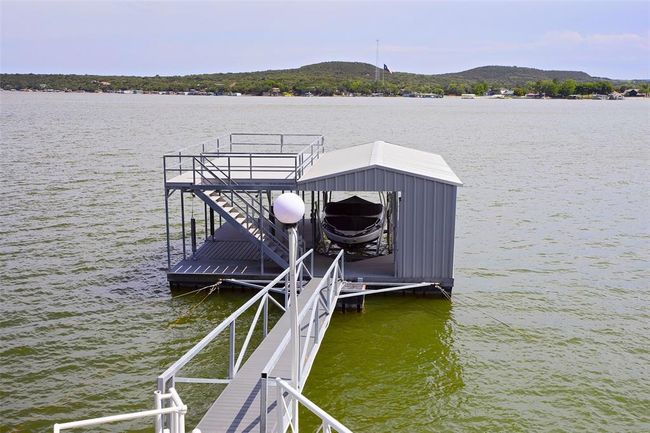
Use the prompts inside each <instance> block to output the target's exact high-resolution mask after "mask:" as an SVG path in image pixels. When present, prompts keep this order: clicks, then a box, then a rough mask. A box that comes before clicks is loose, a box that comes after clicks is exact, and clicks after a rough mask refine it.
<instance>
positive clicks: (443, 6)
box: [0, 0, 650, 79]
mask: <svg viewBox="0 0 650 433" xmlns="http://www.w3.org/2000/svg"><path fill="white" fill-rule="evenodd" d="M0 1H1V3H0V4H1V15H2V18H1V19H2V22H1V24H2V26H1V27H2V40H1V47H0V48H1V52H0V69H1V71H2V72H34V73H77V74H107V75H112V74H120V75H155V74H159V75H176V74H190V73H211V72H233V71H257V70H266V69H282V68H294V67H299V66H302V65H306V64H310V63H316V62H322V61H329V60H346V61H360V62H367V63H371V64H374V63H375V51H376V42H375V41H376V39H379V41H380V42H379V49H380V52H379V63H380V66H381V64H383V63H386V64H387V65H388V66H389V67H390V68H391V69H392V70H394V71H404V72H417V73H425V74H433V73H443V72H456V71H461V70H465V69H469V68H473V67H476V66H483V65H510V66H511V65H517V66H531V67H535V68H542V69H568V70H582V71H585V72H587V73H589V74H591V75H595V76H604V77H610V78H621V79H625V78H645V79H648V78H650V2H649V1H642V2H626V1H615V2H587V1H577V2H565V1H545V2H526V1H520V2H517V1H510V2H489V1H480V2H453V3H448V2H415V3H411V2H408V3H407V2H367V3H366V2H331V1H328V2H314V1H308V2H293V3H289V2H241V1H240V2H230V3H222V2H181V1H176V2H171V1H167V2H150V1H148V2H127V1H112V2H97V1H86V2H54V1H46V2H35V1H20V2H12V1H4V0H0Z"/></svg>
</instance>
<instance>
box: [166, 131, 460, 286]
mask: <svg viewBox="0 0 650 433" xmlns="http://www.w3.org/2000/svg"><path fill="white" fill-rule="evenodd" d="M163 174H164V186H165V210H166V213H165V215H166V229H167V264H168V272H167V279H168V281H169V283H170V286H171V287H172V288H183V287H189V288H197V287H200V286H202V285H206V284H211V283H216V282H218V281H222V280H224V279H233V278H236V279H242V280H246V281H270V280H271V279H272V278H273V277H274V276H275V275H277V273H278V272H280V271H282V270H283V269H285V268H286V266H287V264H288V250H287V246H286V245H287V236H286V233H285V229H284V227H283V226H282V224H280V223H279V222H277V221H276V220H275V216H274V214H273V210H272V209H273V201H274V198H275V197H277V196H278V195H279V194H280V193H282V192H285V191H294V192H296V193H297V194H299V195H300V196H301V197H302V199H303V201H304V202H305V204H306V209H307V210H306V213H305V216H304V218H303V219H302V221H300V222H299V223H298V235H299V246H298V247H299V253H300V254H302V253H304V252H306V251H307V250H309V249H313V250H314V252H315V254H314V257H313V260H312V261H313V269H311V270H312V271H313V272H314V276H320V277H322V276H323V274H324V272H325V270H326V269H327V267H328V265H329V262H330V261H331V259H332V258H333V257H334V256H335V255H336V253H337V249H336V246H335V245H333V243H332V242H330V241H329V240H328V239H327V237H326V236H325V235H324V233H323V231H322V229H321V224H322V220H321V216H322V213H323V209H324V207H325V206H326V205H327V203H328V201H331V200H332V197H333V194H346V193H348V194H352V193H354V194H361V195H364V194H365V195H366V196H367V195H374V196H375V197H377V195H379V197H382V198H381V199H382V200H383V202H384V205H385V208H386V212H387V215H388V217H387V219H386V223H385V226H384V229H383V233H382V236H381V237H380V238H379V240H378V241H377V242H376V244H375V245H372V246H371V248H368V249H367V250H366V251H363V252H362V253H361V254H358V253H357V254H346V275H347V277H348V281H354V282H357V281H363V282H366V283H368V284H370V285H372V286H378V287H379V286H382V285H383V286H386V287H388V286H394V285H399V284H406V283H418V282H423V281H427V282H431V284H432V286H433V285H439V286H441V287H443V288H444V289H445V290H446V291H447V292H448V293H451V289H452V287H453V254H454V234H455V217H456V193H457V188H458V186H460V185H462V183H461V181H460V179H458V177H457V176H456V175H455V174H454V172H453V171H452V170H451V168H450V167H449V166H448V165H447V163H446V162H445V161H444V159H443V158H442V157H441V156H439V155H435V154H431V153H428V152H423V151H419V150H414V149H410V148H406V147H403V146H397V145H393V144H390V143H385V142H382V141H378V142H374V143H368V144H363V145H359V146H352V147H348V148H343V149H340V150H335V151H327V152H326V151H325V139H324V137H323V136H321V135H316V134H258V133H233V134H229V135H226V136H224V137H220V138H218V139H215V140H214V141H211V142H207V143H202V144H200V145H198V146H196V147H195V148H189V149H185V150H182V151H178V152H173V153H169V154H166V155H164V157H163ZM174 196H177V197H178V202H177V204H176V206H175V207H172V206H171V204H170V201H171V199H172V198H173V197H174ZM188 202H189V203H188ZM176 213H177V214H180V215H179V218H178V220H176V221H177V222H176V223H172V222H171V217H172V215H173V214H176ZM188 214H189V215H188ZM179 228H180V230H179ZM174 239H178V240H174ZM431 292H432V293H437V290H432V291H431Z"/></svg>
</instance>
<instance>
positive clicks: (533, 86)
mask: <svg viewBox="0 0 650 433" xmlns="http://www.w3.org/2000/svg"><path fill="white" fill-rule="evenodd" d="M382 75H383V79H382V80H380V81H375V67H374V66H373V65H370V64H367V63H359V62H324V63H317V64H313V65H307V66H303V67H300V68H296V69H284V70H269V71H258V72H237V73H215V74H199V75H186V76H158V75H156V76H153V77H133V76H103V75H101V76H100V75H66V74H2V75H0V87H2V88H3V89H5V90H10V89H16V90H23V89H34V90H44V89H54V90H70V91H86V92H97V91H104V92H111V91H113V92H114V91H124V90H139V91H144V92H190V91H193V92H195V93H214V94H223V93H235V92H238V93H243V94H251V95H262V94H268V93H270V92H273V93H291V94H294V95H304V94H313V95H336V94H350V93H352V94H362V95H367V94H371V93H376V92H381V93H384V94H386V95H400V94H407V93H414V92H420V93H444V94H461V93H470V92H471V93H477V94H483V93H485V92H486V91H487V90H488V89H490V88H493V89H499V88H509V89H514V90H515V91H516V94H523V93H526V92H531V91H535V92H538V91H544V89H546V92H545V93H547V94H549V95H551V96H553V94H554V93H555V94H557V95H564V93H566V92H569V93H574V92H577V93H593V92H595V93H605V92H607V91H611V90H612V89H615V88H617V87H616V86H619V87H630V86H633V85H636V86H637V87H638V86H639V85H645V86H647V82H641V83H639V82H636V83H635V82H620V81H618V82H617V81H613V80H609V79H606V78H596V77H592V76H591V75H589V74H587V73H585V72H581V71H545V70H540V69H533V68H522V67H516V66H483V67H479V68H474V69H470V70H467V71H463V72H455V73H448V74H438V75H425V74H412V73H407V72H395V73H393V74H390V73H387V72H386V73H384V72H383V71H382Z"/></svg>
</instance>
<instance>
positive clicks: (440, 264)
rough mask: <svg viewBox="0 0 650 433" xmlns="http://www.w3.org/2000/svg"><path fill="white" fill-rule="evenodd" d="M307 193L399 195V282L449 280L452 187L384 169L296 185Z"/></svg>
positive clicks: (453, 215)
mask: <svg viewBox="0 0 650 433" xmlns="http://www.w3.org/2000/svg"><path fill="white" fill-rule="evenodd" d="M298 189H301V190H307V191H400V192H401V193H402V200H401V202H400V209H399V221H398V224H397V230H398V233H397V237H396V243H397V245H396V254H395V262H396V269H397V276H398V277H400V278H421V279H422V280H423V281H431V280H440V279H448V278H453V262H454V236H455V219H456V195H457V187H456V186H455V185H450V184H446V183H442V182H436V181H433V180H431V179H425V178H422V177H418V176H412V175H408V174H404V173H400V172H395V171H391V170H387V169H383V168H376V167H375V168H369V169H366V170H359V171H357V172H354V173H346V174H341V175H334V176H332V177H328V178H324V179H315V180H312V181H308V182H304V183H298Z"/></svg>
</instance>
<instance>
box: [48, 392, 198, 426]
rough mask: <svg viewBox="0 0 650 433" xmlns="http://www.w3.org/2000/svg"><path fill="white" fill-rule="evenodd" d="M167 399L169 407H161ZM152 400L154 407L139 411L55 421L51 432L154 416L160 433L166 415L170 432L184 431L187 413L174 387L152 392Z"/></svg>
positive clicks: (185, 406)
mask: <svg viewBox="0 0 650 433" xmlns="http://www.w3.org/2000/svg"><path fill="white" fill-rule="evenodd" d="M165 400H167V401H168V402H169V403H168V404H169V407H163V401H165ZM154 401H155V405H156V409H152V410H144V411H140V412H131V413H125V414H120V415H110V416H103V417H100V418H91V419H85V420H80V421H71V422H65V423H57V424H54V426H53V433H59V432H61V431H62V430H68V429H73V428H79V427H88V426H93V425H99V424H107V423H112V422H118V421H129V420H132V419H139V418H147V417H155V418H156V421H155V432H156V433H162V431H163V424H164V423H163V417H165V415H166V416H168V417H169V419H168V420H167V421H168V422H167V425H168V426H169V430H168V431H169V432H170V433H185V414H186V413H187V405H185V404H183V401H182V400H181V397H180V396H179V395H178V393H177V392H176V389H175V388H173V387H172V388H169V392H168V393H166V394H163V393H161V392H160V391H155V392H154Z"/></svg>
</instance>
